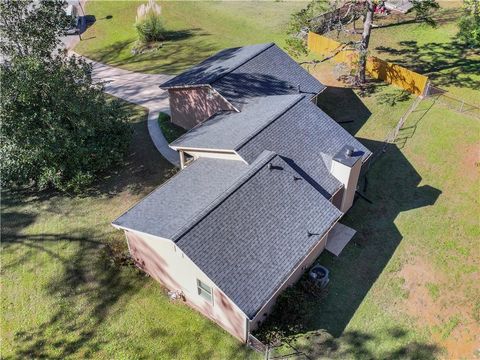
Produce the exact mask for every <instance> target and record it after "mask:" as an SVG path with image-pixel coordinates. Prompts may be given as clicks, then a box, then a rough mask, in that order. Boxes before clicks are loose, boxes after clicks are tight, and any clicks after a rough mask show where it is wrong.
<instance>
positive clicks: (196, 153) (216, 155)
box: [185, 150, 243, 161]
mask: <svg viewBox="0 0 480 360" xmlns="http://www.w3.org/2000/svg"><path fill="white" fill-rule="evenodd" d="M185 154H188V155H190V156H193V158H194V159H195V160H196V159H198V158H199V157H208V158H215V159H225V160H237V161H243V159H242V157H241V156H240V155H238V154H237V153H235V152H231V153H227V152H215V151H194V150H185Z"/></svg>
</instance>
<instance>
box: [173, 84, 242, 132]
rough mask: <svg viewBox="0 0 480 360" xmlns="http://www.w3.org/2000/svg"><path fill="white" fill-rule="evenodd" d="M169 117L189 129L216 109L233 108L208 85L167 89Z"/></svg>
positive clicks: (232, 109) (216, 110)
mask: <svg viewBox="0 0 480 360" xmlns="http://www.w3.org/2000/svg"><path fill="white" fill-rule="evenodd" d="M168 96H169V99H170V112H171V119H172V122H173V123H174V124H175V125H178V126H181V127H182V128H184V129H187V130H188V129H191V128H193V127H194V126H196V125H198V124H200V123H202V122H204V121H205V120H207V119H208V118H209V117H210V116H212V115H213V114H215V113H216V112H218V111H221V110H223V111H225V110H231V111H235V108H234V107H233V106H232V104H230V103H229V102H228V101H227V100H226V99H225V98H224V97H223V96H221V95H220V94H219V93H218V92H217V91H215V90H214V89H212V88H211V87H209V86H199V87H190V88H181V89H169V90H168Z"/></svg>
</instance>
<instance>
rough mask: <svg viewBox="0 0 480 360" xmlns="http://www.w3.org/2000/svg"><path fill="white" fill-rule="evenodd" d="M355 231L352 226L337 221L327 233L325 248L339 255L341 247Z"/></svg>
mask: <svg viewBox="0 0 480 360" xmlns="http://www.w3.org/2000/svg"><path fill="white" fill-rule="evenodd" d="M355 233H356V231H355V230H353V229H352V228H349V227H348V226H346V225H343V224H340V223H337V224H336V225H335V226H334V227H333V229H332V230H330V233H329V234H328V238H327V246H326V247H325V249H327V250H328V251H330V252H331V253H332V254H333V255H335V256H338V255H340V253H341V252H342V250H343V248H344V247H345V246H346V245H347V244H348V242H349V241H350V240H351V239H352V238H353V235H355Z"/></svg>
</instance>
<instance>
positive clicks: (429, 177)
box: [273, 69, 480, 359]
mask: <svg viewBox="0 0 480 360" xmlns="http://www.w3.org/2000/svg"><path fill="white" fill-rule="evenodd" d="M318 71H322V70H321V69H319V70H318ZM396 93H398V90H397V89H395V88H393V87H391V86H384V85H381V84H380V85H377V86H376V90H375V92H374V93H373V94H371V95H370V96H368V97H360V96H359V95H358V94H357V92H356V91H353V90H351V89H346V88H340V87H330V88H328V89H327V90H326V92H324V93H323V94H322V95H321V97H320V99H319V103H320V107H322V108H323V109H324V110H325V111H326V112H327V113H329V114H330V115H331V116H332V117H333V118H334V119H337V120H338V121H340V122H346V123H344V125H343V126H344V127H345V128H346V129H347V130H348V131H349V132H350V133H352V134H354V135H355V136H357V138H359V140H360V141H362V142H363V143H364V144H365V145H366V146H367V147H368V148H370V149H371V150H378V149H379V148H381V145H382V143H381V141H382V140H383V139H384V138H385V136H386V134H387V133H388V132H389V131H390V130H391V129H392V127H394V126H395V124H396V123H397V121H398V120H399V118H400V117H401V115H402V114H403V113H404V112H405V110H406V109H407V108H408V106H409V105H410V104H411V102H412V101H413V99H412V98H410V99H405V100H404V101H401V102H398V103H396V104H395V105H394V106H390V105H388V104H387V103H386V102H385V101H384V99H385V98H388V97H389V96H391V95H392V94H396ZM477 93H478V91H477ZM351 120H354V121H353V122H349V121H351ZM479 135H480V122H479V121H478V120H476V119H474V118H471V117H467V116H464V115H462V114H459V113H457V112H454V111H451V110H450V109H448V108H447V107H445V106H443V105H442V104H440V103H436V102H435V101H434V99H426V100H424V101H423V102H421V104H420V106H419V107H418V108H417V110H415V111H414V112H413V113H412V115H411V116H410V117H409V118H408V121H407V122H406V124H405V125H404V127H403V128H402V130H401V131H400V134H399V136H398V139H397V141H396V144H394V145H389V146H388V148H387V152H386V153H385V154H383V155H381V156H380V157H379V158H378V160H377V161H375V162H374V163H373V164H372V165H371V168H370V170H369V171H368V173H367V176H366V178H367V181H366V183H365V181H362V182H361V183H360V191H362V192H364V194H365V195H366V196H367V197H368V198H369V199H370V200H371V201H372V202H373V204H370V203H368V202H366V201H365V200H363V199H361V198H359V199H357V201H356V203H355V205H354V207H353V208H352V209H351V210H350V211H349V212H348V213H347V215H346V216H345V217H344V218H343V220H342V223H345V224H346V225H348V226H351V227H352V228H354V229H356V230H357V231H358V234H357V235H356V236H355V238H354V239H353V240H352V242H351V243H350V244H349V245H348V246H347V247H346V248H345V249H344V251H343V252H342V254H341V255H340V256H339V257H335V256H333V255H331V254H330V253H328V252H324V253H322V255H321V256H320V258H319V259H318V260H317V261H318V263H320V264H322V265H324V266H326V267H327V268H328V269H330V271H331V276H330V278H331V281H330V284H329V286H328V290H327V291H326V293H325V296H324V297H321V298H320V299H318V300H313V301H312V300H310V301H306V302H305V307H306V308H308V309H309V310H308V316H307V319H306V321H305V322H304V328H303V329H302V330H301V331H294V332H293V333H292V337H291V338H290V339H289V340H288V341H287V343H289V344H290V345H291V346H290V345H286V344H285V343H284V346H283V347H282V348H280V349H277V350H276V352H275V353H276V354H277V355H279V354H286V353H291V352H292V351H293V348H292V346H293V347H294V348H295V349H297V351H300V352H304V353H306V354H307V355H308V356H310V357H311V358H318V357H322V358H336V359H430V358H449V359H471V358H478V357H479V356H480V354H479V353H478V351H477V350H476V349H477V348H478V334H479V333H480V311H479V310H480V302H479V301H478V299H480V286H479V283H478V277H479V275H480V274H479V269H480V263H479V258H480V257H479V255H480V248H479V247H478V239H479V238H480V229H479V227H478V214H479V213H480V204H479V199H480V171H479V169H478V163H480V147H479V146H478V140H479ZM299 301H300V300H299ZM273 316H275V315H273Z"/></svg>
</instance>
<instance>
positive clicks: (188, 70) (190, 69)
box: [159, 42, 275, 89]
mask: <svg viewBox="0 0 480 360" xmlns="http://www.w3.org/2000/svg"><path fill="white" fill-rule="evenodd" d="M261 45H263V47H261V48H260V49H259V50H258V52H256V53H254V54H251V55H250V56H249V57H247V58H246V59H244V60H243V61H242V62H241V63H239V64H237V65H236V66H234V67H232V68H231V69H226V70H225V72H223V73H220V74H216V76H213V77H212V79H210V80H208V82H207V83H201V84H195V83H193V84H191V83H190V84H180V85H167V84H169V83H171V82H172V81H173V80H175V79H177V78H180V77H181V76H183V75H184V74H186V73H189V72H191V71H193V70H195V69H196V68H198V67H201V66H202V65H203V64H205V63H207V62H208V61H209V60H211V58H213V57H215V56H217V55H218V54H220V53H223V52H226V51H228V50H234V49H243V48H246V47H252V46H261ZM274 45H275V43H273V42H269V43H260V44H251V45H243V46H238V47H231V48H227V49H222V50H220V51H218V52H217V53H215V54H213V55H211V56H209V57H208V58H206V59H204V60H203V61H201V62H199V63H198V64H196V65H194V66H192V67H190V68H189V69H187V70H185V71H183V72H181V73H180V74H178V75H176V76H174V77H173V78H171V79H169V80H167V81H165V82H163V83H161V84H160V85H159V87H160V88H162V89H169V88H186V87H198V86H207V85H211V84H213V83H214V82H215V81H217V80H219V79H221V78H222V77H224V76H226V75H228V74H230V73H231V72H232V71H234V70H236V69H238V68H239V67H240V66H242V65H244V64H245V63H247V62H248V61H250V60H252V59H253V58H255V57H256V56H258V55H259V54H261V53H263V52H264V51H265V50H267V49H270V48H271V47H272V46H274ZM204 72H205V69H204V70H203V71H201V72H200V73H204Z"/></svg>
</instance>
